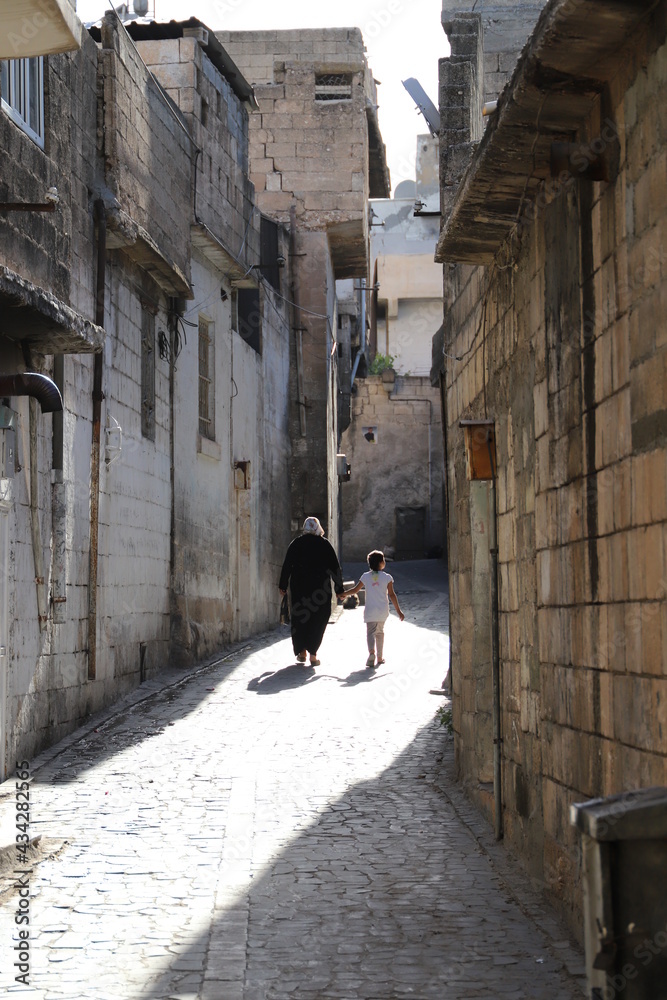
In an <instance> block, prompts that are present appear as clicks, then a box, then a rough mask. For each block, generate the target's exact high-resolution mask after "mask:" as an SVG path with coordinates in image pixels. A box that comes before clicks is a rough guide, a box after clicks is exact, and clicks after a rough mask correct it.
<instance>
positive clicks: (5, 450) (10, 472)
mask: <svg viewBox="0 0 667 1000" xmlns="http://www.w3.org/2000/svg"><path fill="white" fill-rule="evenodd" d="M15 472H16V412H15V411H14V410H10V408H9V407H8V406H0V479H13V478H14V474H15Z"/></svg>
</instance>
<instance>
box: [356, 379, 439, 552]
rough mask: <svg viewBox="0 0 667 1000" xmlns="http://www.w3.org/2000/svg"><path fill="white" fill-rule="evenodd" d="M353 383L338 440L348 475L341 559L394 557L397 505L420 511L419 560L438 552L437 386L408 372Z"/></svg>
mask: <svg viewBox="0 0 667 1000" xmlns="http://www.w3.org/2000/svg"><path fill="white" fill-rule="evenodd" d="M355 388H356V393H355V394H354V395H353V396H352V422H351V424H350V427H349V429H348V430H347V431H345V433H344V434H343V438H342V443H341V448H342V450H343V452H344V453H345V454H346V455H347V460H348V462H349V463H350V465H351V466H352V476H351V479H350V481H349V482H347V483H343V485H342V500H341V503H342V521H343V558H344V559H346V560H348V561H349V560H360V559H365V558H366V554H367V553H368V552H369V551H370V550H371V549H372V548H380V549H383V550H387V553H388V554H390V555H392V556H393V555H394V554H397V555H400V538H397V521H396V508H422V509H423V511H424V527H425V534H424V547H423V551H421V552H420V553H419V555H418V558H423V557H424V556H426V555H427V554H428V553H429V552H430V551H432V550H434V549H440V551H441V550H442V540H443V460H442V425H441V422H440V414H439V401H438V394H437V391H436V390H434V389H432V388H431V385H430V382H429V380H428V379H427V378H416V377H409V376H408V377H406V376H399V377H398V378H397V379H396V381H395V383H392V382H384V381H383V380H382V378H381V377H380V376H369V377H368V378H366V379H361V380H359V381H357V382H356V383H355ZM369 429H372V438H371V435H370V434H369ZM397 543H398V547H399V551H398V552H397V551H396V550H397Z"/></svg>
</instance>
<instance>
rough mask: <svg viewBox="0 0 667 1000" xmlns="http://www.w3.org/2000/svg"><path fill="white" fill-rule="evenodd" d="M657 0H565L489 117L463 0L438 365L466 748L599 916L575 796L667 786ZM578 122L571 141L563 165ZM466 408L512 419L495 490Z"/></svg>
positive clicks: (481, 779) (489, 791) (448, 81)
mask: <svg viewBox="0 0 667 1000" xmlns="http://www.w3.org/2000/svg"><path fill="white" fill-rule="evenodd" d="M454 6H456V7H464V6H465V5H460V4H447V5H446V7H448V8H449V7H454ZM650 6H651V5H650V4H636V5H634V4H629V3H628V4H617V5H615V7H614V11H613V15H610V12H609V10H608V5H605V4H598V3H588V4H585V5H582V4H580V3H577V2H576V0H575V2H572V0H564V2H562V0H552V2H550V3H548V4H546V6H545V9H544V11H543V12H542V14H541V16H540V19H539V21H538V23H537V25H536V27H535V28H534V32H533V34H532V35H531V37H530V38H529V40H528V44H527V46H526V48H525V49H524V51H523V53H522V54H521V57H520V58H519V55H518V52H517V50H516V48H513V47H512V44H508V46H507V50H508V53H509V54H511V55H512V57H513V60H514V70H513V73H512V74H511V77H510V80H509V83H508V84H507V86H506V88H505V89H504V90H503V91H502V94H501V95H500V98H499V102H498V107H497V110H496V112H495V113H494V115H493V116H492V117H491V118H490V119H489V121H488V124H487V125H486V129H485V130H484V126H483V124H482V120H481V107H480V88H479V85H478V81H479V80H481V78H482V76H483V75H484V72H485V67H486V34H485V33H484V31H483V23H481V22H480V21H479V20H475V18H474V15H472V14H471V13H469V12H468V11H467V10H463V11H462V12H461V15H460V16H458V15H456V12H452V11H451V10H447V11H446V12H445V13H443V22H446V26H447V30H448V33H449V34H450V38H451V41H452V58H451V59H450V60H442V61H441V84H442V90H441V115H442V122H443V132H442V139H443V140H444V141H445V143H446V147H447V148H446V149H443V151H442V161H441V162H442V174H441V180H442V200H443V211H444V214H445V218H444V227H443V232H442V235H441V237H440V241H439V244H438V251H437V259H438V260H439V261H441V262H443V263H444V265H445V311H444V320H445V322H444V337H443V338H442V339H440V340H439V341H436V342H435V343H434V361H435V365H434V376H436V377H437V378H438V379H439V380H440V382H441V385H442V387H443V391H444V394H445V403H446V409H445V417H446V432H447V454H448V460H449V461H448V466H447V471H448V495H449V504H448V507H449V518H448V539H449V553H450V576H451V593H450V606H451V638H452V684H453V696H452V697H453V712H454V727H455V732H456V754H457V760H458V766H459V771H460V774H461V777H462V778H463V780H464V781H465V783H466V784H467V785H468V787H469V788H470V790H471V793H472V794H473V796H474V798H475V799H476V800H477V801H478V802H479V803H480V805H481V806H482V807H483V808H484V809H485V810H486V811H487V813H488V815H489V817H490V818H491V819H493V818H494V814H495V820H496V824H497V827H498V826H500V827H501V829H504V834H505V837H506V839H507V840H508V841H509V843H510V844H511V845H512V846H513V847H514V848H515V849H516V850H518V851H519V852H520V853H521V855H522V856H523V858H524V859H525V860H526V861H527V863H528V865H529V867H530V869H531V870H532V872H533V873H534V874H535V875H536V876H538V877H539V878H541V879H543V880H544V881H545V883H546V884H547V886H548V887H549V889H550V890H551V892H552V893H553V894H554V896H555V898H557V899H558V900H559V901H560V903H561V904H562V906H563V909H564V910H565V912H566V913H567V914H568V915H569V917H570V918H571V920H572V922H573V926H574V928H575V929H576V930H577V932H580V926H581V925H580V907H581V883H580V868H579V860H578V839H577V834H576V832H575V830H574V829H573V828H572V827H571V826H570V818H569V806H570V805H571V804H572V803H573V802H578V801H582V800H585V799H589V798H592V797H596V796H605V795H609V794H612V793H616V792H622V791H626V790H629V789H635V788H641V787H645V786H649V785H664V784H666V783H667V745H666V743H665V718H664V705H665V703H667V646H666V645H665V639H666V637H667V602H666V594H667V576H666V572H665V570H666V558H667V556H666V551H667V550H666V546H667V506H666V504H667V489H666V480H665V469H666V462H667V450H666V442H667V438H666V435H665V427H666V425H665V412H666V409H667V402H666V395H665V392H666V390H665V387H666V385H667V378H666V375H667V368H666V364H667V360H666V359H667V352H666V341H665V312H664V307H663V304H664V295H665V287H666V280H667V270H666V267H665V253H664V247H665V219H666V215H665V208H666V203H665V191H666V190H667V186H666V185H665V183H664V181H665V171H664V165H665V156H666V152H665V128H664V112H663V109H662V105H661V103H660V101H659V100H658V99H657V96H658V95H659V93H660V92H661V88H662V81H664V78H665V71H666V67H667V48H666V46H665V22H664V8H663V7H662V5H659V6H660V8H661V9H654V10H653V11H651V10H649V7H650ZM584 7H585V11H584ZM445 14H446V16H445ZM582 18H583V19H584V20H585V30H582V25H583V24H584V20H582ZM499 23H500V24H501V25H502V23H503V22H502V17H500V21H499ZM495 41H496V42H497V35H496V36H495ZM494 47H495V48H496V49H497V45H495V46H494ZM480 55H481V58H482V59H483V60H484V62H483V64H482V63H480V61H479V60H480ZM493 56H494V58H497V57H498V54H497V52H494V54H493ZM500 58H501V60H502V59H503V58H505V57H503V55H502V53H501V54H500ZM517 60H518V61H517ZM546 67H548V68H549V70H548V72H545V68H546ZM466 80H467V81H468V83H467V84H466ZM556 81H558V82H556ZM583 81H585V84H584V82H583ZM501 82H502V81H501ZM457 87H458V88H459V90H458V93H459V95H460V96H459V97H458V101H457V102H456V103H457V104H458V107H452V105H451V104H450V99H449V98H450V95H451V94H452V93H453V92H454V90H455V89H456V88H457ZM564 91H565V92H567V95H568V96H567V98H566V99H565V100H563V99H562V96H561V95H562V93H563V92H564ZM484 96H485V98H486V99H487V100H488V99H490V98H491V97H494V96H497V95H493V94H489V92H488V91H486V93H485V95H484ZM462 122H464V123H467V124H466V125H465V127H463V128H462V127H461V123H462ZM557 139H558V140H560V141H567V142H571V143H573V145H571V146H567V147H566V148H565V162H564V163H561V165H560V167H559V168H556V170H555V172H554V165H553V164H554V161H553V157H554V156H555V155H557V154H558V153H559V150H558V149H554V145H553V144H554V142H555V141H556V140H557ZM562 152H563V151H562V150H560V153H561V154H562ZM557 162H558V161H557ZM462 420H463V421H476V422H477V423H478V425H479V428H481V431H482V433H483V434H484V435H486V434H487V433H488V427H489V426H491V427H492V428H493V432H494V434H495V461H496V469H495V471H496V473H497V474H496V476H495V490H493V488H492V487H493V479H491V480H489V479H482V480H477V481H474V480H473V481H471V479H470V469H471V464H470V451H469V450H468V452H467V450H466V440H465V437H466V433H467V430H466V428H465V427H462V426H461V425H460V422H461V421H462ZM485 442H486V437H485V438H484V443H485ZM494 494H495V504H496V510H497V517H496V518H494V516H493V501H494ZM494 529H496V530H494ZM495 534H497V560H498V569H497V586H498V623H499V624H498V635H497V638H498V643H499V670H500V698H499V705H498V709H499V712H498V721H499V727H500V744H499V745H500V747H501V753H500V758H499V761H498V765H499V771H498V776H499V787H496V788H495V789H494V777H495V773H494V755H493V748H494V735H495V734H494V722H493V716H494V697H493V684H492V659H493V636H492V619H493V609H492V604H491V599H492V593H493V587H492V583H493V579H492V577H493V575H494V562H493V556H494V551H495V549H494V545H493V538H494V535H495ZM489 538H491V541H489ZM494 792H495V794H494ZM499 809H500V810H501V816H500V817H499V816H498V810H499ZM499 820H500V822H499Z"/></svg>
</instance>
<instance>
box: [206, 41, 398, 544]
mask: <svg viewBox="0 0 667 1000" xmlns="http://www.w3.org/2000/svg"><path fill="white" fill-rule="evenodd" d="M217 34H218V38H219V40H220V41H221V42H222V44H223V45H224V47H225V48H226V49H227V50H228V51H229V53H230V55H231V56H232V58H233V59H234V60H235V61H236V62H237V63H238V65H239V67H240V68H241V70H242V72H243V73H244V74H245V76H246V77H247V79H248V80H249V81H250V82H251V83H252V84H253V85H254V87H255V93H256V95H257V101H258V104H259V108H260V111H259V114H255V115H253V116H252V117H251V120H250V177H251V180H252V181H253V183H254V185H255V191H256V199H257V205H258V207H259V209H260V211H262V212H263V213H265V214H266V215H267V216H270V217H271V218H272V219H274V220H276V221H277V222H279V223H281V224H282V225H284V226H286V227H288V228H289V231H290V254H289V256H290V262H291V285H290V288H289V289H288V291H287V295H288V298H289V299H290V301H291V303H292V309H293V316H292V335H291V338H290V351H291V357H290V431H291V440H292V461H291V471H290V486H291V528H292V530H293V531H296V530H298V528H299V527H300V526H301V524H302V523H303V519H304V517H305V516H307V515H309V514H315V515H316V516H317V517H319V519H320V521H321V522H322V524H323V525H324V527H325V530H326V532H327V534H328V535H329V536H330V537H331V538H332V539H333V540H334V542H336V539H337V534H338V525H339V503H338V498H339V481H338V472H337V464H336V454H337V452H338V435H339V422H338V416H337V412H338V394H339V388H340V389H341V390H342V391H345V389H346V387H345V386H344V385H339V383H340V376H339V370H338V357H339V351H340V352H342V346H343V345H342V343H341V342H340V338H339V332H338V331H339V313H338V302H337V290H336V283H337V281H340V280H343V279H347V278H357V279H359V280H363V281H367V280H368V272H369V241H368V199H369V197H386V196H387V195H388V194H389V176H388V172H387V167H386V160H385V153H384V146H383V145H382V141H381V136H380V132H379V128H378V122H377V113H376V109H377V91H376V85H375V81H374V80H373V77H372V75H371V72H370V70H369V67H368V64H367V62H366V56H365V54H364V44H363V39H362V36H361V32H360V31H359V30H358V29H357V28H336V29H322V30H303V31H299V30H294V31H247V32H224V31H221V32H218V33H217Z"/></svg>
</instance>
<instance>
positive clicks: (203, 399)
mask: <svg viewBox="0 0 667 1000" xmlns="http://www.w3.org/2000/svg"><path fill="white" fill-rule="evenodd" d="M213 347H214V341H213V324H212V323H211V322H209V320H207V319H205V318H204V317H203V316H200V317H199V433H200V434H201V436H202V437H207V438H210V439H211V440H212V441H213V440H214V439H215V420H214V402H215V398H214V381H213V372H214V355H213Z"/></svg>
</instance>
